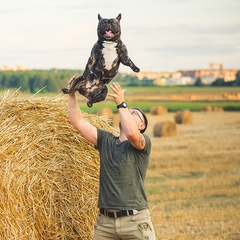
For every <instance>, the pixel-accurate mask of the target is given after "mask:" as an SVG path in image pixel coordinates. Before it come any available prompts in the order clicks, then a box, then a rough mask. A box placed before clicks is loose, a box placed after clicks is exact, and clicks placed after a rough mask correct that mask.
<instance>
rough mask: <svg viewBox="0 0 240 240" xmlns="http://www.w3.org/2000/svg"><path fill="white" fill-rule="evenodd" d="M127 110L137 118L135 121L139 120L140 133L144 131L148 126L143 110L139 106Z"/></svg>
mask: <svg viewBox="0 0 240 240" xmlns="http://www.w3.org/2000/svg"><path fill="white" fill-rule="evenodd" d="M129 111H130V113H131V114H132V116H133V117H134V118H137V120H136V121H137V122H138V121H139V124H138V126H139V129H140V133H144V132H145V131H146V129H147V126H148V120H147V117H146V115H145V114H144V112H143V111H142V110H141V109H140V108H131V109H130V110H129Z"/></svg>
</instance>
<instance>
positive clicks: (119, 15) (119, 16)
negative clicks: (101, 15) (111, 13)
mask: <svg viewBox="0 0 240 240" xmlns="http://www.w3.org/2000/svg"><path fill="white" fill-rule="evenodd" d="M121 18H122V15H121V13H119V14H118V16H117V17H116V19H117V20H118V21H120V20H121Z"/></svg>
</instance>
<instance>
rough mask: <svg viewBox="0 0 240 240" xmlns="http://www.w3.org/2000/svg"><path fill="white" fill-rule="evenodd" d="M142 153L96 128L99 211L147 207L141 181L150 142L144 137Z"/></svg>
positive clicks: (145, 167)
mask: <svg viewBox="0 0 240 240" xmlns="http://www.w3.org/2000/svg"><path fill="white" fill-rule="evenodd" d="M143 136H144V138H145V140H146V146H145V148H144V149H143V150H138V149H136V148H134V147H133V146H132V145H131V144H130V142H129V141H128V140H127V141H124V142H121V141H120V140H119V139H118V137H116V136H114V135H113V134H112V133H109V132H107V131H105V130H101V129H98V140H97V149H98V151H99V153H100V189H99V196H98V207H99V208H114V209H126V210H131V209H136V210H142V209H147V208H148V201H147V196H146V193H145V189H144V179H145V176H146V171H147V168H148V164H149V155H150V150H151V141H150V139H149V137H148V136H147V135H144V134H143Z"/></svg>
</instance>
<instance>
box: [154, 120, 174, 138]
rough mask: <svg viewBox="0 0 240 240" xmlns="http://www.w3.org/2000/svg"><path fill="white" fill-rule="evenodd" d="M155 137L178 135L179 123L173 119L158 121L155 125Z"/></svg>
mask: <svg viewBox="0 0 240 240" xmlns="http://www.w3.org/2000/svg"><path fill="white" fill-rule="evenodd" d="M153 135H154V137H172V136H176V135H177V125H176V123H175V122H172V121H164V122H157V123H156V124H155V125H154V127H153Z"/></svg>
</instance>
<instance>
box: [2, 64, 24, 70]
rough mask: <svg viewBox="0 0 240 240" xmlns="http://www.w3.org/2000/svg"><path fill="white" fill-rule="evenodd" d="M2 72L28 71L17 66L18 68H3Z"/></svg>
mask: <svg viewBox="0 0 240 240" xmlns="http://www.w3.org/2000/svg"><path fill="white" fill-rule="evenodd" d="M0 70H1V71H25V70H28V69H27V68H25V67H22V66H19V65H18V66H16V67H9V66H6V65H5V66H3V67H2V68H0Z"/></svg>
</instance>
